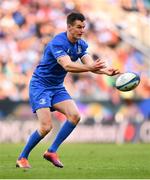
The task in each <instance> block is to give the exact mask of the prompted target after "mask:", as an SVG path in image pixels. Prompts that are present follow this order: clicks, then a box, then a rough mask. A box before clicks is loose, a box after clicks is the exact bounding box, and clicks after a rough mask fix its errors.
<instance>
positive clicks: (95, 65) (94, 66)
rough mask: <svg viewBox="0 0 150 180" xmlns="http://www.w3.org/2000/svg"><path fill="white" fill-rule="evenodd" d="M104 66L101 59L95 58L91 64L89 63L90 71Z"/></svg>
mask: <svg viewBox="0 0 150 180" xmlns="http://www.w3.org/2000/svg"><path fill="white" fill-rule="evenodd" d="M104 68H106V64H105V62H104V61H102V60H101V59H97V60H96V61H94V62H93V63H92V64H91V65H90V71H91V72H95V71H98V70H101V69H104Z"/></svg>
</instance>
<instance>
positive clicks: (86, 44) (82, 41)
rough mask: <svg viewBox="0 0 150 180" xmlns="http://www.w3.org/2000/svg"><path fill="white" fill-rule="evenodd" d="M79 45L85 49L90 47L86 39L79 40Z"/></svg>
mask: <svg viewBox="0 0 150 180" xmlns="http://www.w3.org/2000/svg"><path fill="white" fill-rule="evenodd" d="M78 44H79V45H81V46H84V47H88V43H87V42H86V40H84V39H79V40H78Z"/></svg>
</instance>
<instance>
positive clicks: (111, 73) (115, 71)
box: [103, 68, 120, 76]
mask: <svg viewBox="0 0 150 180" xmlns="http://www.w3.org/2000/svg"><path fill="white" fill-rule="evenodd" d="M103 72H104V74H106V75H108V76H114V75H117V74H120V71H119V70H118V69H114V68H106V69H104V70H103Z"/></svg>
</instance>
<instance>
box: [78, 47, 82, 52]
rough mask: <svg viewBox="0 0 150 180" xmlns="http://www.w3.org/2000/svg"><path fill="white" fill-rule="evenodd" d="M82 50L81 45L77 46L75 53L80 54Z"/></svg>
mask: <svg viewBox="0 0 150 180" xmlns="http://www.w3.org/2000/svg"><path fill="white" fill-rule="evenodd" d="M81 52H82V49H81V46H78V50H77V54H80V53H81Z"/></svg>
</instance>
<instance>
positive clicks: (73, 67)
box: [57, 55, 105, 73]
mask: <svg viewBox="0 0 150 180" xmlns="http://www.w3.org/2000/svg"><path fill="white" fill-rule="evenodd" d="M57 62H58V63H59V64H60V65H61V66H62V67H63V68H64V69H65V70H66V71H68V72H74V73H81V72H88V71H91V72H92V71H97V70H99V69H102V68H105V64H104V62H103V61H102V60H97V61H93V62H92V63H89V64H80V63H78V62H73V61H71V59H70V57H69V56H67V55H65V56H61V57H58V58H57Z"/></svg>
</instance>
